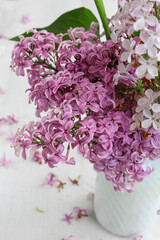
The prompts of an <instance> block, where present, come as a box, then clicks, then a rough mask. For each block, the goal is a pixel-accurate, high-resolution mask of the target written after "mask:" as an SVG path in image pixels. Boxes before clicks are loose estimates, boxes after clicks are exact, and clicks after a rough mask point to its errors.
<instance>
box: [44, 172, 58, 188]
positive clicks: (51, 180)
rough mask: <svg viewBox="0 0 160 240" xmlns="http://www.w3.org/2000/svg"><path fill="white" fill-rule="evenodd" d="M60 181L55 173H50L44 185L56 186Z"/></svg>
mask: <svg viewBox="0 0 160 240" xmlns="http://www.w3.org/2000/svg"><path fill="white" fill-rule="evenodd" d="M57 182H58V177H56V176H55V175H54V174H53V173H48V175H47V178H46V179H45V181H44V185H50V186H54V185H55V184H56V183H57Z"/></svg>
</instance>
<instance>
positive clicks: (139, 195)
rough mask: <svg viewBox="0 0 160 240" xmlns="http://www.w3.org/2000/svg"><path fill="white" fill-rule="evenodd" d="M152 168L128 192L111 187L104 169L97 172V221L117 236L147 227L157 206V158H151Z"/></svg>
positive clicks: (159, 198)
mask: <svg viewBox="0 0 160 240" xmlns="http://www.w3.org/2000/svg"><path fill="white" fill-rule="evenodd" d="M153 167H154V168H155V170H154V172H153V173H152V174H151V175H150V176H148V177H147V178H146V179H144V180H143V181H142V182H139V183H136V185H135V190H134V192H132V193H128V192H126V191H124V192H120V191H117V192H115V190H114V189H113V185H112V183H111V182H109V181H107V180H106V179H105V176H104V173H103V172H101V173H98V176H97V181H96V188H95V199H94V211H95V215H96V218H97V220H98V222H99V223H100V224H101V225H102V226H103V227H104V228H105V229H106V230H108V231H109V232H111V233H113V234H115V235H119V236H133V235H135V234H138V233H141V232H142V231H144V230H145V229H147V228H148V227H149V226H150V225H151V224H152V223H153V222H154V219H155V217H156V214H157V209H158V207H159V206H160V205H159V204H160V160H157V161H154V162H153Z"/></svg>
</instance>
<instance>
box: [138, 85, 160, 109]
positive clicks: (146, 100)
mask: <svg viewBox="0 0 160 240" xmlns="http://www.w3.org/2000/svg"><path fill="white" fill-rule="evenodd" d="M159 96H160V91H159V92H153V90H152V89H147V90H146V91H145V96H144V97H142V98H140V99H139V100H138V102H137V103H138V106H137V108H136V112H137V113H139V112H140V111H143V110H144V109H148V110H150V109H151V108H152V104H153V103H154V101H156V100H157V98H158V97H159Z"/></svg>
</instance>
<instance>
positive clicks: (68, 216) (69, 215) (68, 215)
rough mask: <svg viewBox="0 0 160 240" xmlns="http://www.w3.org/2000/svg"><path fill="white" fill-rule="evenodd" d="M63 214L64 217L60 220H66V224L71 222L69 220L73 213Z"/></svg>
mask: <svg viewBox="0 0 160 240" xmlns="http://www.w3.org/2000/svg"><path fill="white" fill-rule="evenodd" d="M64 216H65V217H64V218H63V219H62V221H64V222H67V223H68V224H71V220H72V219H73V213H70V214H67V213H65V214H64Z"/></svg>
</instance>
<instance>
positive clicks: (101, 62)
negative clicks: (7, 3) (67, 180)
mask: <svg viewBox="0 0 160 240" xmlns="http://www.w3.org/2000/svg"><path fill="white" fill-rule="evenodd" d="M95 3H96V6H97V9H98V11H99V14H100V17H101V20H102V23H103V27H104V30H105V32H104V33H102V34H101V35H99V28H98V23H97V19H96V18H95V16H94V15H93V14H92V13H91V12H90V10H88V9H85V8H81V9H76V10H73V11H71V12H68V13H66V14H64V15H62V16H61V17H60V18H59V19H57V20H56V21H55V22H54V23H53V24H52V25H50V26H48V27H46V28H44V29H34V30H30V31H29V32H28V33H24V34H23V35H21V36H20V37H19V38H18V39H17V38H13V39H12V40H18V41H19V42H18V43H16V45H15V47H14V50H13V53H12V63H11V68H12V69H13V71H15V72H16V74H17V75H18V76H19V75H20V76H24V75H25V74H26V75H27V77H28V82H29V84H30V88H29V89H28V91H29V102H30V103H31V102H34V104H35V105H36V116H37V117H38V120H37V121H31V122H30V123H29V124H27V125H25V126H24V127H23V128H22V129H20V130H18V132H17V134H16V136H15V139H14V142H13V146H14V148H15V153H16V155H18V156H19V155H20V154H22V157H23V158H24V159H26V150H28V149H30V151H31V152H32V151H35V150H37V149H38V150H39V151H40V152H41V154H42V156H43V158H44V161H45V163H47V164H48V165H49V167H51V168H53V167H55V166H56V165H57V164H58V163H65V164H75V160H74V158H73V157H72V156H70V155H71V154H70V149H71V148H72V149H73V148H75V147H77V151H78V152H79V153H80V154H81V155H83V156H84V157H85V158H87V159H88V160H89V161H90V162H91V163H92V164H93V166H94V169H95V170H96V171H97V172H101V171H102V172H104V174H105V177H106V179H107V180H109V181H111V182H112V183H113V187H114V189H115V190H120V191H122V190H124V189H125V190H127V191H128V192H132V191H133V190H134V184H135V183H136V182H139V181H142V180H143V179H144V178H145V177H147V176H149V175H150V174H151V173H152V171H153V169H152V167H151V166H150V165H149V164H148V163H149V162H151V161H153V160H155V159H158V158H160V22H159V19H160V12H159V8H160V1H159V0H157V1H148V0H119V1H118V11H117V13H116V14H115V15H114V16H113V17H112V18H111V19H110V20H107V18H106V14H105V11H104V6H103V2H102V1H101V0H95ZM80 11H81V14H79V15H78V13H80ZM82 11H83V14H84V15H83V14H82ZM88 14H90V17H88V18H87V16H88ZM71 15H72V17H73V15H74V16H75V18H74V20H75V21H72V22H70V26H71V27H68V26H66V29H63V28H64V25H65V19H66V18H67V17H68V16H71ZM79 17H81V18H84V21H83V24H81V21H80V20H79ZM85 17H86V18H85ZM68 19H69V17H68ZM76 19H78V20H79V25H78V23H77V26H76V21H77V20H76ZM86 19H89V20H86ZM62 20H63V21H62ZM87 21H88V22H87ZM66 22H67V21H66ZM84 22H85V24H86V22H87V24H88V25H87V26H86V25H85V24H84ZM67 23H68V22H67ZM67 23H66V24H67ZM62 25H63V27H62ZM58 26H59V31H57V28H58ZM56 27H57V28H56ZM67 27H68V28H67ZM61 30H63V31H61ZM104 35H106V40H104V41H102V40H101V37H102V36H104Z"/></svg>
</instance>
